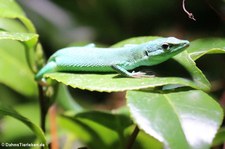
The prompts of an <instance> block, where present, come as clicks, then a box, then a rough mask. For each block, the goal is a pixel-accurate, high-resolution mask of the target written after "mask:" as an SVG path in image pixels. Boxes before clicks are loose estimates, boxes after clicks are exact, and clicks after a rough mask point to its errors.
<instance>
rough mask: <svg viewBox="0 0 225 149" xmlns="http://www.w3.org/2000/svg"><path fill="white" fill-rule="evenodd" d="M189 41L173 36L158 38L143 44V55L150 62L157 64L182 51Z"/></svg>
mask: <svg viewBox="0 0 225 149" xmlns="http://www.w3.org/2000/svg"><path fill="white" fill-rule="evenodd" d="M188 46H189V41H187V40H180V39H177V38H174V37H168V38H159V39H156V40H153V41H150V42H148V43H146V44H145V48H144V55H145V56H147V57H148V59H149V61H151V62H152V64H158V63H161V62H163V61H166V60H167V59H169V58H171V57H173V56H175V55H176V54H178V53H180V52H182V51H183V50H184V49H185V48H186V47H188Z"/></svg>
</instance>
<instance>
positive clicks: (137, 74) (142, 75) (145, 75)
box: [130, 71, 155, 78]
mask: <svg viewBox="0 0 225 149" xmlns="http://www.w3.org/2000/svg"><path fill="white" fill-rule="evenodd" d="M130 76H131V77H133V78H142V77H144V78H152V77H155V75H147V74H146V73H145V72H140V71H139V72H135V71H133V72H131V75H130Z"/></svg>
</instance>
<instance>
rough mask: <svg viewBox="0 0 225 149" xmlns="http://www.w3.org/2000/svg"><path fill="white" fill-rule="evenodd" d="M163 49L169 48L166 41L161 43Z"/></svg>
mask: <svg viewBox="0 0 225 149" xmlns="http://www.w3.org/2000/svg"><path fill="white" fill-rule="evenodd" d="M162 48H163V50H168V49H169V48H170V45H169V44H168V43H164V44H162Z"/></svg>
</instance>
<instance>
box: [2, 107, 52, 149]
mask: <svg viewBox="0 0 225 149" xmlns="http://www.w3.org/2000/svg"><path fill="white" fill-rule="evenodd" d="M0 115H3V116H10V117H13V118H15V119H17V120H19V121H20V122H22V123H24V124H25V125H26V126H27V127H29V128H30V129H31V130H32V131H33V132H34V133H35V134H36V136H37V137H38V138H39V139H40V143H43V144H44V145H45V147H44V148H45V149H47V148H48V145H47V141H46V139H45V135H44V133H43V131H42V130H41V128H40V127H38V126H37V125H36V124H34V123H32V122H31V121H30V120H29V119H27V118H25V117H23V116H22V115H20V114H19V113H17V112H16V111H14V110H13V109H12V108H10V109H9V108H5V107H4V106H3V105H0Z"/></svg>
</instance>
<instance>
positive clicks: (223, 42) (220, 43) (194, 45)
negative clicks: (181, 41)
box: [187, 38, 225, 60]
mask: <svg viewBox="0 0 225 149" xmlns="http://www.w3.org/2000/svg"><path fill="white" fill-rule="evenodd" d="M187 52H188V53H189V55H190V57H191V58H192V59H193V60H197V59H198V58H200V57H201V56H203V55H205V54H217V53H225V38H205V39H197V40H194V41H192V42H191V45H190V47H188V49H187Z"/></svg>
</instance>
